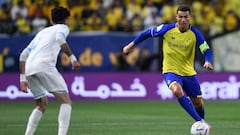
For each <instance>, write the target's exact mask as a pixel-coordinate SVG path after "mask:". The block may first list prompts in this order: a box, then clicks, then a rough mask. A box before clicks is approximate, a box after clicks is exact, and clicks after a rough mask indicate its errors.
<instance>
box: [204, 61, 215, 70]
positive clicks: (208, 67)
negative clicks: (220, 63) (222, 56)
mask: <svg viewBox="0 0 240 135" xmlns="http://www.w3.org/2000/svg"><path fill="white" fill-rule="evenodd" d="M203 67H204V68H206V69H208V70H213V65H212V64H211V63H210V62H208V61H206V62H205V63H204V65H203Z"/></svg>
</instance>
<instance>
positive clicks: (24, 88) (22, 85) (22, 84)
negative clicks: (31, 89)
mask: <svg viewBox="0 0 240 135" xmlns="http://www.w3.org/2000/svg"><path fill="white" fill-rule="evenodd" d="M20 88H21V90H22V92H24V93H28V91H27V88H28V82H27V81H21V82H20Z"/></svg>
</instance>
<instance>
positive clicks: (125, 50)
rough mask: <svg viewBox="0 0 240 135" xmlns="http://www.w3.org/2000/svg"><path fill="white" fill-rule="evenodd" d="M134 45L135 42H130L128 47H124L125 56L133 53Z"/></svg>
mask: <svg viewBox="0 0 240 135" xmlns="http://www.w3.org/2000/svg"><path fill="white" fill-rule="evenodd" d="M134 45H135V44H134V43H133V42H130V43H129V44H128V45H126V46H125V47H123V53H124V54H125V55H128V54H129V53H130V51H131V49H132V48H133V47H134Z"/></svg>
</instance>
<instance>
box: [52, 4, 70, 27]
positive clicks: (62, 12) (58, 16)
mask: <svg viewBox="0 0 240 135" xmlns="http://www.w3.org/2000/svg"><path fill="white" fill-rule="evenodd" d="M51 16H52V21H53V23H63V22H64V21H65V19H67V18H68V17H69V16H70V12H69V10H68V9H67V8H64V7H55V8H53V9H52V10H51Z"/></svg>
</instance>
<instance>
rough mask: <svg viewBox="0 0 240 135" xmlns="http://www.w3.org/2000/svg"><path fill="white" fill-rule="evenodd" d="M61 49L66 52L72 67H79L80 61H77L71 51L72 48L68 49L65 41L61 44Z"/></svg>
mask: <svg viewBox="0 0 240 135" xmlns="http://www.w3.org/2000/svg"><path fill="white" fill-rule="evenodd" d="M61 49H62V50H63V52H64V53H66V54H67V55H68V57H69V58H70V60H71V63H72V66H73V69H79V68H80V63H79V62H78V61H77V58H76V57H75V56H74V54H73V53H72V50H71V49H70V47H69V46H68V44H67V43H64V44H63V45H61Z"/></svg>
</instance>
